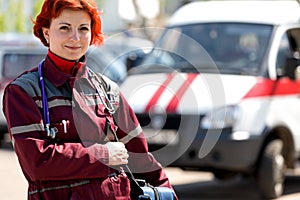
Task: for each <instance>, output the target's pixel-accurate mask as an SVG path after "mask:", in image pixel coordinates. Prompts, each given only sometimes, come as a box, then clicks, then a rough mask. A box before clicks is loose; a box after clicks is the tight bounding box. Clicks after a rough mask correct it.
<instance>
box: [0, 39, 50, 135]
mask: <svg viewBox="0 0 300 200" xmlns="http://www.w3.org/2000/svg"><path fill="white" fill-rule="evenodd" d="M46 53H47V50H46V48H43V47H42V46H40V45H37V44H35V43H34V42H33V43H31V42H28V43H26V42H24V41H22V42H21V43H18V42H16V41H14V42H12V41H6V42H4V41H1V46H0V108H1V111H0V139H3V136H4V133H6V132H7V125H6V119H5V117H4V114H3V112H2V98H3V92H4V88H5V87H6V85H7V84H8V82H9V81H11V80H12V79H13V78H16V77H17V76H18V75H20V74H21V73H22V72H23V71H26V70H29V69H31V68H32V67H33V66H35V65H36V64H37V63H38V62H40V61H41V60H42V59H43V58H44V57H45V54H46Z"/></svg>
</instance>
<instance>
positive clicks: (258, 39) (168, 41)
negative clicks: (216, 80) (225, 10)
mask: <svg viewBox="0 0 300 200" xmlns="http://www.w3.org/2000/svg"><path fill="white" fill-rule="evenodd" d="M272 28H273V27H272V26H270V25H261V24H247V23H203V24H191V25H183V26H176V27H171V28H170V29H167V30H166V31H165V33H164V34H163V37H162V38H161V39H160V41H159V42H158V45H157V46H155V49H154V50H153V52H152V53H151V54H149V56H147V58H146V59H145V63H144V64H147V62H151V63H156V64H161V65H166V66H168V67H173V68H175V69H179V70H180V69H181V68H182V67H184V68H186V66H187V65H188V64H187V65H183V64H182V62H178V59H179V60H182V59H184V60H186V61H187V63H188V62H189V63H193V65H194V66H193V67H196V68H198V69H199V71H202V72H209V68H210V66H207V63H208V62H207V61H208V59H205V56H203V55H202V56H201V54H203V52H204V51H205V52H206V53H207V54H208V55H209V57H210V58H211V60H212V61H213V62H214V64H216V66H217V67H218V70H219V71H220V73H228V74H232V73H236V74H249V75H257V74H258V73H259V72H260V70H261V69H260V65H261V62H262V59H263V57H264V55H265V53H266V50H267V47H268V43H269V40H270V38H271V33H272ZM189 41H193V42H189ZM195 43H197V44H198V45H195ZM178 64H179V65H178Z"/></svg>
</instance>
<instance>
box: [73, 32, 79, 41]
mask: <svg viewBox="0 0 300 200" xmlns="http://www.w3.org/2000/svg"><path fill="white" fill-rule="evenodd" d="M71 40H74V41H79V40H80V35H79V32H78V30H77V29H75V30H73V31H72V33H71Z"/></svg>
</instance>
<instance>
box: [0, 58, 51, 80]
mask: <svg viewBox="0 0 300 200" xmlns="http://www.w3.org/2000/svg"><path fill="white" fill-rule="evenodd" d="M44 58H45V55H44V54H21V53H20V54H17V53H7V54H5V55H4V57H3V71H2V75H3V77H5V78H15V77H17V76H18V75H20V74H21V73H22V72H24V71H26V70H29V69H31V68H33V67H35V66H36V65H37V63H39V62H40V61H41V60H42V59H44Z"/></svg>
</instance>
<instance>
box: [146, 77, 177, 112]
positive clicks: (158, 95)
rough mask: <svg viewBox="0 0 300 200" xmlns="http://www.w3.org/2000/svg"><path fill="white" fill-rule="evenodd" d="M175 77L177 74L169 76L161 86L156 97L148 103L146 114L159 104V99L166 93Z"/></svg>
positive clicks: (155, 94)
mask: <svg viewBox="0 0 300 200" xmlns="http://www.w3.org/2000/svg"><path fill="white" fill-rule="evenodd" d="M174 77H175V73H172V74H168V75H167V79H166V80H165V81H164V82H163V83H162V84H161V85H160V87H159V88H158V89H157V91H156V92H155V93H154V95H153V97H152V98H151V100H150V101H149V102H148V104H147V106H146V108H145V112H149V111H150V108H151V107H152V106H154V105H155V104H156V103H157V101H158V99H159V97H160V96H161V94H162V93H163V92H164V90H165V89H166V87H167V86H168V85H169V83H170V82H171V81H172V79H173V78H174Z"/></svg>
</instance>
